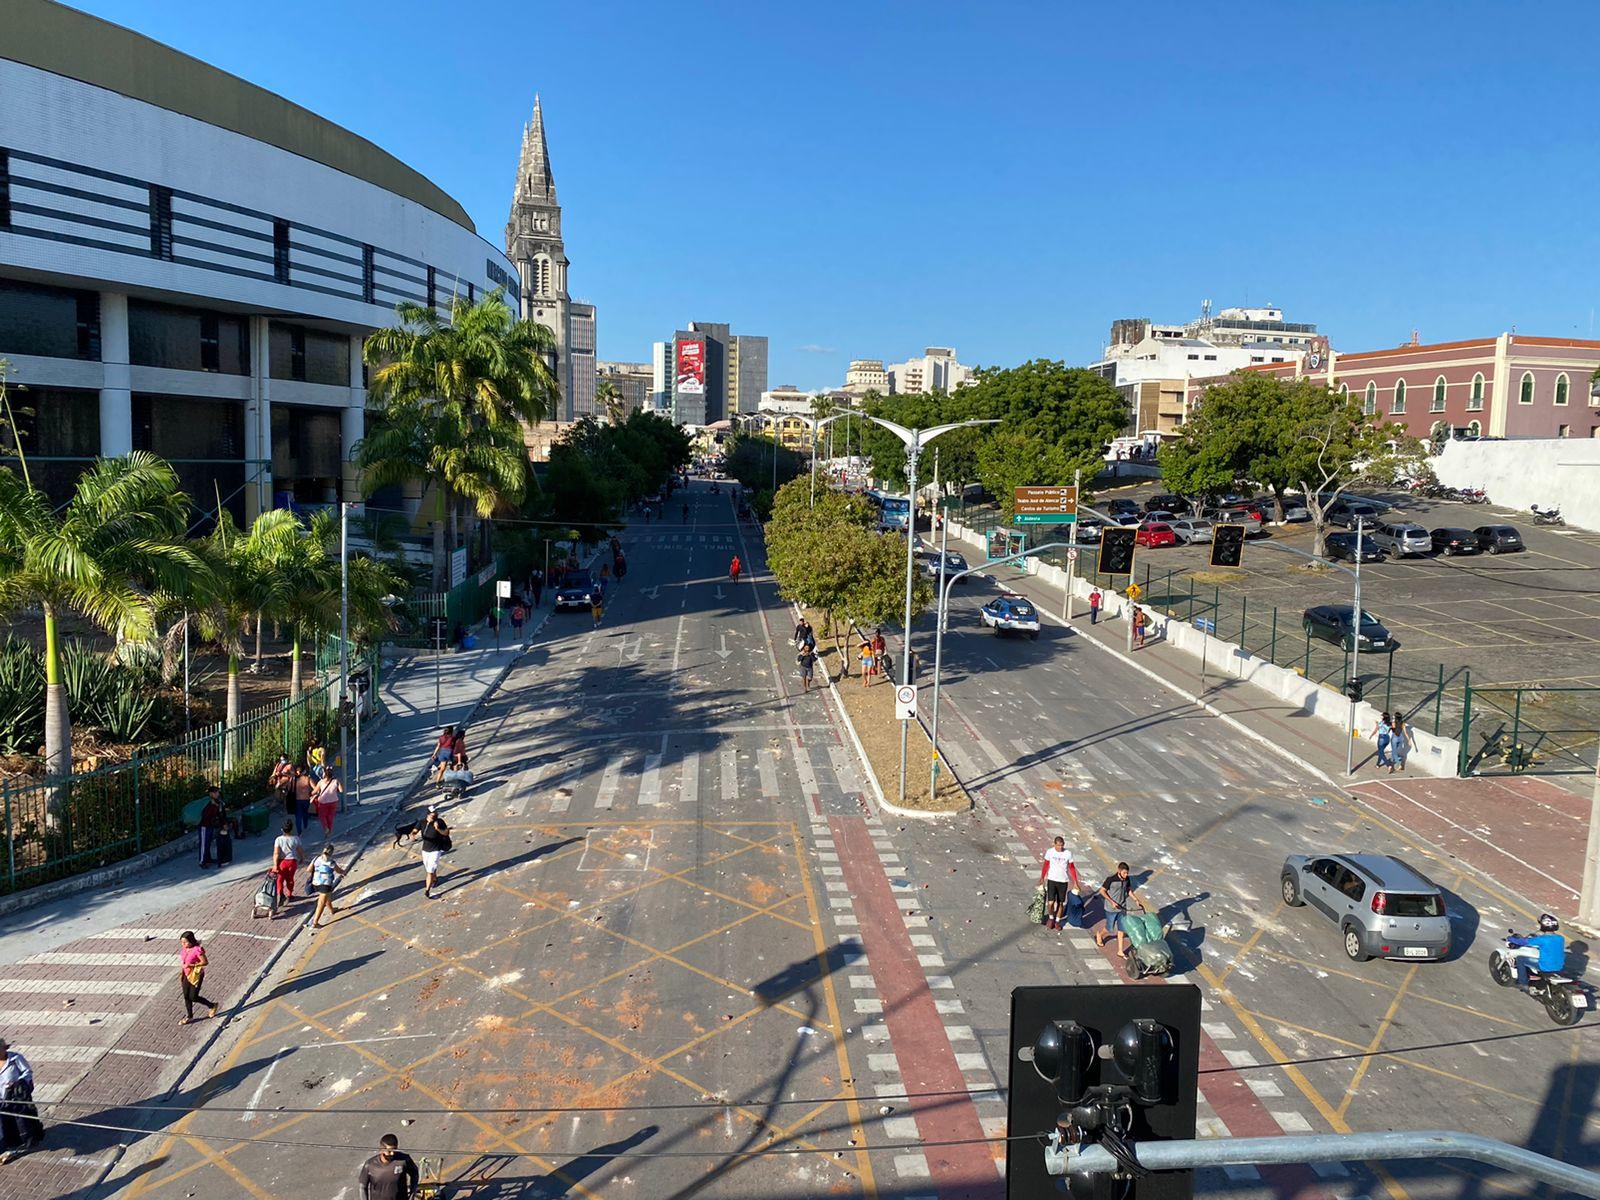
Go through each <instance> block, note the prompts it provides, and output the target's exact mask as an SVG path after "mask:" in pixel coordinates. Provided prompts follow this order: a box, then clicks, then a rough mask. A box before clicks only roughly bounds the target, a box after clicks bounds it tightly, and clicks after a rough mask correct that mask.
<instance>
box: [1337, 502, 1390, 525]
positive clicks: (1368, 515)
mask: <svg viewBox="0 0 1600 1200" xmlns="http://www.w3.org/2000/svg"><path fill="white" fill-rule="evenodd" d="M1324 515H1325V516H1326V517H1327V518H1328V524H1330V525H1342V526H1343V527H1344V528H1346V529H1354V528H1355V527H1356V522H1357V521H1360V522H1362V523H1363V524H1364V525H1365V526H1366V528H1368V529H1371V528H1372V527H1373V526H1374V525H1376V524H1377V523H1378V517H1379V516H1380V515H1382V510H1381V509H1379V508H1378V506H1377V505H1376V504H1350V503H1347V502H1346V501H1343V500H1340V501H1337V502H1336V503H1335V504H1334V505H1333V507H1332V508H1329V509H1328V510H1327V512H1326V513H1325V514H1324Z"/></svg>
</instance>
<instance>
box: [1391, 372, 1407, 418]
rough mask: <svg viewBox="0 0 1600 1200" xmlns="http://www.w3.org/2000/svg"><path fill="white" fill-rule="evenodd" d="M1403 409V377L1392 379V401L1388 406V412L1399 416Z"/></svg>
mask: <svg viewBox="0 0 1600 1200" xmlns="http://www.w3.org/2000/svg"><path fill="white" fill-rule="evenodd" d="M1405 411H1406V381H1405V380H1404V379H1397V380H1395V381H1394V403H1393V404H1392V405H1390V406H1389V412H1390V413H1392V414H1393V415H1395V416H1400V415H1402V414H1403V413H1404V412H1405Z"/></svg>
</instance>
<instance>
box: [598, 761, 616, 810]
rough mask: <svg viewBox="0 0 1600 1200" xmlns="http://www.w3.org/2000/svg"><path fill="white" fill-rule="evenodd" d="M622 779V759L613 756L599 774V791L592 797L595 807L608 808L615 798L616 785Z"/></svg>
mask: <svg viewBox="0 0 1600 1200" xmlns="http://www.w3.org/2000/svg"><path fill="white" fill-rule="evenodd" d="M621 779H622V759H620V758H613V759H612V760H611V761H610V762H608V763H607V764H606V769H605V773H604V774H603V775H601V776H600V792H599V794H598V795H596V796H595V798H594V806H595V807H596V808H610V807H611V806H612V805H613V804H615V803H616V800H617V785H618V783H620V782H621Z"/></svg>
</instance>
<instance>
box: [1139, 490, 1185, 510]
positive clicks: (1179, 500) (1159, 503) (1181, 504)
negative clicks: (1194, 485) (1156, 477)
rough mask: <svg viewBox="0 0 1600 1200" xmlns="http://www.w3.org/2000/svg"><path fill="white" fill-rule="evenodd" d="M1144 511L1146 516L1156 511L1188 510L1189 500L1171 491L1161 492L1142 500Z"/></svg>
mask: <svg viewBox="0 0 1600 1200" xmlns="http://www.w3.org/2000/svg"><path fill="white" fill-rule="evenodd" d="M1144 511H1145V513H1146V515H1148V516H1154V515H1155V514H1156V513H1158V512H1168V513H1173V512H1188V511H1189V502H1188V501H1187V500H1185V499H1184V498H1183V497H1182V496H1179V495H1175V494H1174V493H1172V492H1162V493H1161V494H1159V495H1156V496H1151V497H1150V498H1149V499H1148V500H1146V501H1145V502H1144Z"/></svg>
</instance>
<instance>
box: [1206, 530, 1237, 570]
mask: <svg viewBox="0 0 1600 1200" xmlns="http://www.w3.org/2000/svg"><path fill="white" fill-rule="evenodd" d="M1243 558H1244V526H1243V525H1218V526H1217V527H1216V528H1215V529H1214V530H1213V531H1212V534H1211V565H1212V566H1213V567H1237V566H1238V565H1239V563H1240V561H1241V560H1242V559H1243Z"/></svg>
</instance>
